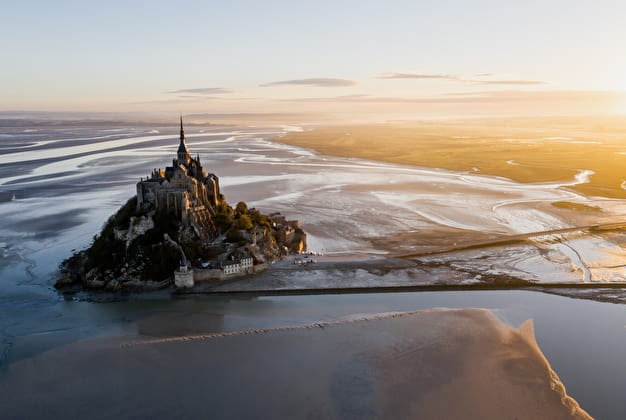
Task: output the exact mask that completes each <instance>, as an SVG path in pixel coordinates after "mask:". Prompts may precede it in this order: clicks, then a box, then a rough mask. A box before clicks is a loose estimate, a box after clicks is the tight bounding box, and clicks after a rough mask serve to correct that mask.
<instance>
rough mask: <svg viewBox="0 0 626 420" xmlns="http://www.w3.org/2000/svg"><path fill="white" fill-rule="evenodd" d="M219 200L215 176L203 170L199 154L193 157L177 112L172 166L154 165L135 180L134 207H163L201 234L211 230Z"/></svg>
mask: <svg viewBox="0 0 626 420" xmlns="http://www.w3.org/2000/svg"><path fill="white" fill-rule="evenodd" d="M220 201H221V195H220V185H219V179H218V177H217V176H216V175H215V174H207V173H206V171H205V170H204V168H203V167H202V164H201V163H200V156H199V155H196V158H195V159H194V158H192V157H191V155H190V154H189V150H188V149H187V143H186V139H185V131H184V129H183V118H182V116H181V118H180V143H179V145H178V151H177V153H176V158H175V159H173V160H172V166H168V167H166V168H165V170H162V169H154V170H153V171H152V173H151V174H150V175H149V176H148V177H147V178H146V179H145V180H144V179H143V178H142V179H141V181H140V182H138V183H137V210H156V211H157V212H158V211H165V212H167V213H168V214H171V215H173V216H175V217H177V218H178V219H179V220H180V221H181V222H182V223H183V225H184V226H191V227H193V228H194V230H195V231H196V233H197V234H198V235H199V236H200V237H203V238H205V237H206V236H210V235H211V234H213V233H214V232H215V229H214V226H213V222H212V216H214V215H215V213H216V208H217V205H218V204H219V202H220Z"/></svg>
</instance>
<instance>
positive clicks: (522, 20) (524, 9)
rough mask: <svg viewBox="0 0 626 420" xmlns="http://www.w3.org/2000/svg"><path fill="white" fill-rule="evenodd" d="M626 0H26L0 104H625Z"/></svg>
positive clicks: (381, 110)
mask: <svg viewBox="0 0 626 420" xmlns="http://www.w3.org/2000/svg"><path fill="white" fill-rule="evenodd" d="M625 19H626V2H623V1H607V0H596V1H582V0H569V1H561V0H544V1H534V0H525V1H490V0H474V1H461V0H437V1H417V0H414V1H392V0H390V1H385V2H383V1H368V0H361V1H349V0H344V1H341V0H335V1H325V0H317V1H272V0H267V1H237V0H232V1H228V2H225V1H176V2H173V1H167V2H166V1H161V0H153V1H138V0H126V1H117V0H109V1H102V2H100V1H99V2H92V1H64V0H56V1H30V0H22V1H19V2H18V1H15V2H5V3H4V4H3V6H2V13H1V14H0V51H2V54H1V55H2V60H1V65H0V111H97V112H152V111H154V112H184V113H190V112H206V113H247V112H255V113H256V112H276V113H283V112H302V113H308V112H324V113H333V114H346V115H347V114H362V115H370V116H377V115H398V116H400V115H402V116H414V117H416V118H420V117H427V116H459V115H466V116H474V115H532V114H541V115H544V114H549V115H570V114H597V113H626V99H625V98H626V96H624V94H623V92H624V91H626V53H625V51H626V24H624V21H625Z"/></svg>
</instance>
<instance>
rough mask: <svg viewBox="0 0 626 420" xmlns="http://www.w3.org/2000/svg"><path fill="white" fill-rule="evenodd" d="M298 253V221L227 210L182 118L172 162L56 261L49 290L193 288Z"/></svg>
mask: <svg viewBox="0 0 626 420" xmlns="http://www.w3.org/2000/svg"><path fill="white" fill-rule="evenodd" d="M305 250H306V234H305V233H304V231H303V230H302V229H301V228H300V226H299V223H298V221H288V220H286V219H285V217H284V216H282V215H281V214H280V213H273V214H270V215H264V214H262V213H261V212H260V211H258V210H256V209H254V208H251V209H249V208H248V206H247V204H246V203H245V202H239V203H237V205H236V206H235V207H234V208H233V207H231V206H230V205H229V204H228V202H227V201H226V199H225V197H224V195H223V194H222V193H221V192H220V186H219V178H218V177H217V175H215V174H212V173H207V172H206V171H205V169H204V168H203V166H202V163H201V162H200V156H199V155H196V157H195V158H193V157H192V156H191V154H190V153H189V150H188V148H187V143H186V138H185V131H184V128H183V120H182V116H181V119H180V144H179V146H178V151H177V153H176V158H175V159H173V160H172V165H171V166H168V167H166V168H165V169H164V170H162V169H156V168H155V169H154V170H153V171H152V173H151V174H150V175H149V176H148V177H147V178H146V179H143V178H142V179H141V180H140V181H139V182H138V183H137V195H136V196H134V197H132V198H131V199H130V200H128V202H127V203H126V204H124V205H123V206H122V207H121V208H120V209H119V210H118V211H117V213H115V214H114V215H113V216H111V217H110V218H109V220H108V221H107V222H106V223H105V225H104V227H103V229H102V231H101V232H100V234H99V235H97V236H95V237H94V240H93V243H92V244H91V246H90V247H89V248H88V249H86V250H83V251H80V252H77V253H75V254H74V255H72V256H71V257H70V258H68V259H66V260H65V261H63V262H62V263H61V266H60V272H61V276H60V278H59V280H58V281H57V282H56V284H55V286H56V287H57V288H65V287H76V286H78V287H84V288H89V289H104V290H113V291H115V290H128V289H130V290H135V289H141V290H143V289H156V288H162V287H167V286H170V285H171V284H172V283H173V284H175V285H176V286H177V287H186V288H187V287H193V286H194V284H195V283H196V282H201V281H207V280H212V279H224V278H227V277H230V276H236V275H242V274H252V273H255V272H258V271H261V270H263V269H265V268H267V263H268V261H271V260H273V259H277V258H280V257H281V256H283V255H285V254H288V253H297V252H303V251H305Z"/></svg>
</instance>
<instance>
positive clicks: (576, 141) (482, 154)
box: [279, 117, 626, 198]
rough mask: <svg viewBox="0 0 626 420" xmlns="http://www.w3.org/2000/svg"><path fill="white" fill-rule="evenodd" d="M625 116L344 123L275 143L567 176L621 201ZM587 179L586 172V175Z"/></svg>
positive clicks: (545, 177)
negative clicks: (583, 175) (583, 177)
mask: <svg viewBox="0 0 626 420" xmlns="http://www.w3.org/2000/svg"><path fill="white" fill-rule="evenodd" d="M625 129H626V118H624V117H614V118H609V117H603V118H600V117H595V118H594V117H587V118H563V117H562V118H548V117H543V118H510V119H507V118H499V119H473V120H449V121H446V120H441V121H423V122H393V123H386V124H362V125H341V126H331V127H323V128H317V129H314V130H310V131H304V132H291V133H289V134H288V135H287V136H285V137H283V138H281V139H280V140H279V141H281V142H284V143H287V144H290V145H295V146H301V147H309V148H313V149H315V150H318V151H320V152H321V153H324V154H326V155H332V156H345V157H356V158H363V159H371V160H379V161H384V162H391V163H399V164H408V165H415V166H420V167H429V168H441V169H448V170H453V171H466V172H471V173H478V174H484V175H491V176H500V177H505V178H509V179H512V180H514V181H517V182H523V183H543V182H552V181H556V180H563V179H569V178H572V177H574V176H575V175H576V174H578V173H580V172H581V171H582V170H587V171H592V173H593V174H592V176H591V177H590V180H589V182H587V183H582V184H579V185H575V186H572V189H574V190H576V191H578V192H580V193H583V194H585V195H588V196H601V197H611V198H626V191H625V190H624V189H623V188H622V181H623V168H624V167H625V166H626V148H625V147H624V142H623V140H624V136H623V133H624V132H625ZM587 173H588V174H591V172H587Z"/></svg>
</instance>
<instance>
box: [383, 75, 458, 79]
mask: <svg viewBox="0 0 626 420" xmlns="http://www.w3.org/2000/svg"><path fill="white" fill-rule="evenodd" d="M376 78H377V79H444V80H459V76H457V75H454V74H424V73H383V74H380V75H378V76H376Z"/></svg>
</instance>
